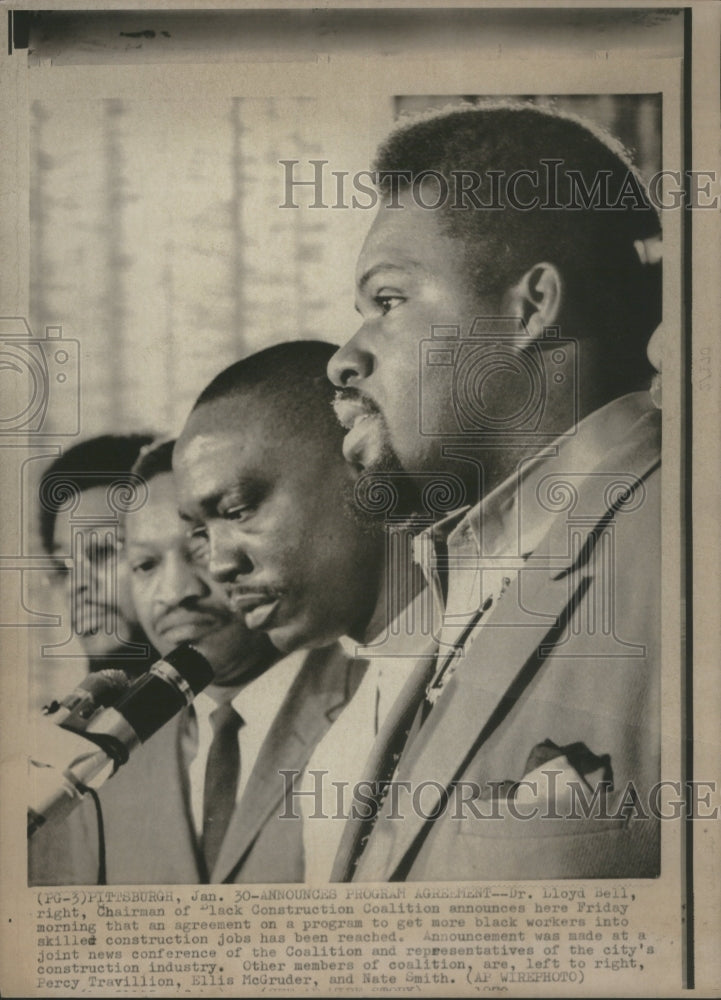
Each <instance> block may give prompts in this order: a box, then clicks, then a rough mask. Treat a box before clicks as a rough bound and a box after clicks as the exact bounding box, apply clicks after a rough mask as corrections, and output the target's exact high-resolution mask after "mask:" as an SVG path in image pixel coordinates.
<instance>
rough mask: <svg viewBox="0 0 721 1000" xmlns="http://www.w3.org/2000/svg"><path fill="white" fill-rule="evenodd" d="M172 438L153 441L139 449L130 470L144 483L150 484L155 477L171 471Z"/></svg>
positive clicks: (173, 440) (173, 442) (173, 443)
mask: <svg viewBox="0 0 721 1000" xmlns="http://www.w3.org/2000/svg"><path fill="white" fill-rule="evenodd" d="M174 447H175V439H174V438H163V439H161V440H159V441H153V442H152V443H151V444H146V445H144V446H143V447H142V448H141V449H140V453H139V455H138V457H137V459H136V461H135V462H134V464H133V467H132V469H131V470H130V471H131V472H132V473H133V475H135V476H139V477H140V478H141V479H144V480H145V482H146V483H147V482H150V480H151V479H153V478H154V477H155V476H161V475H163V474H164V473H166V472H171V473H172V471H173V448H174Z"/></svg>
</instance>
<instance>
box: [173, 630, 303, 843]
mask: <svg viewBox="0 0 721 1000" xmlns="http://www.w3.org/2000/svg"><path fill="white" fill-rule="evenodd" d="M306 655H307V651H306V650H297V651H296V652H295V653H291V654H290V655H289V656H286V657H284V658H283V659H282V660H279V661H278V662H277V663H275V664H274V665H273V666H272V667H270V668H269V669H268V670H266V671H265V673H263V674H261V675H260V676H259V677H256V678H255V679H254V680H252V681H250V683H248V684H246V685H245V686H244V687H218V686H216V685H214V684H211V685H210V686H209V687H207V688H206V689H205V690H204V691H201V692H200V694H199V695H198V696H197V697H196V699H195V701H194V702H193V707H192V711H193V712H194V715H195V725H192V723H191V725H190V726H189V732H187V733H186V734H185V736H184V738H183V756H184V760H185V761H186V762H188V785H189V792H190V808H191V813H192V817H193V825H194V827H195V831H196V833H197V835H198V837H200V836H201V835H202V832H203V793H204V790H205V769H206V765H207V762H208V753H209V752H210V745H211V743H212V742H213V726H212V723H211V721H210V716H211V713H212V712H213V710H214V709H215V708H217V707H218V705H219V704H220V703H221V702H224V701H230V703H231V705H232V706H233V708H234V709H235V711H236V712H237V713H238V715H239V716H240V717H241V718H242V720H243V724H242V725H241V727H240V729H239V730H238V744H239V747H240V777H239V780H238V787H237V789H236V793H235V801H236V804H237V803H238V802H240V799H241V798H242V795H243V792H244V791H245V787H246V785H247V784H248V778H249V777H250V775H251V772H252V770H253V768H254V766H255V762H256V761H257V759H258V755H259V753H260V749H261V746H262V745H263V741H264V740H265V738H266V736H267V735H268V730H269V729H270V727H271V725H272V724H273V720H274V719H275V717H276V715H277V714H278V711H279V710H280V707H281V705H282V704H283V700H284V699H285V696H286V695H287V694H288V691H289V690H290V686H291V684H292V683H293V681H294V680H295V678H296V677H297V675H298V674H299V673H300V670H301V667H302V666H303V663H304V662H305V658H306Z"/></svg>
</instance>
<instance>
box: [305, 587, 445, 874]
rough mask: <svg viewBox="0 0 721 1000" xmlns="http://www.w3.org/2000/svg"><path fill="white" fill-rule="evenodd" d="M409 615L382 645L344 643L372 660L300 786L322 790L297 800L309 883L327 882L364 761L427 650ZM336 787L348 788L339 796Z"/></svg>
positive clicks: (363, 776) (415, 615)
mask: <svg viewBox="0 0 721 1000" xmlns="http://www.w3.org/2000/svg"><path fill="white" fill-rule="evenodd" d="M426 600H427V594H426V593H424V592H422V593H421V594H419V595H417V597H416V598H415V601H414V605H415V606H414V607H413V608H411V609H410V610H411V612H412V614H411V617H410V620H411V621H414V620H415V621H419V620H420V614H421V605H422V603H423V601H426ZM407 612H408V609H405V610H404V611H403V612H402V613H401V615H399V616H398V618H397V619H396V620H395V621H394V622H393V623H392V625H391V627H390V629H389V631H388V635H387V637H386V638H385V639H384V641H383V642H382V643H381V644H373V643H371V644H370V645H367V646H361V645H359V644H358V643H356V642H354V641H353V640H351V639H348V638H347V637H345V638H343V639H341V640H340V642H341V645H342V646H343V648H344V650H345V652H346V653H347V654H348V655H349V656H352V657H358V658H361V659H367V660H368V669H367V670H366V672H365V674H364V676H363V680H362V681H361V683H360V684H359V686H358V690H357V691H356V693H355V694H354V695H353V698H352V699H351V700H350V702H349V703H348V704H347V705H346V706H345V708H344V709H343V711H342V712H341V713H340V715H339V716H338V718H337V719H336V721H335V722H334V723H333V725H332V726H331V727H330V729H329V730H328V732H327V733H326V734H325V736H324V737H323V739H322V740H321V741H320V742H319V744H318V746H317V747H316V748H315V750H314V751H313V754H312V756H311V758H310V760H309V762H308V766H307V768H306V771H305V774H304V775H303V777H302V778H301V784H300V786H299V787H300V789H301V790H302V791H303V792H315V791H316V790H317V789H318V787H321V789H322V796H321V798H320V801H319V800H318V799H317V798H316V797H315V796H314V795H313V794H304V795H301V796H299V797H298V801H299V804H300V812H301V816H302V817H303V845H304V849H305V880H306V882H327V881H328V879H329V877H330V873H331V869H332V867H333V861H334V859H335V855H336V853H337V850H338V845H339V843H340V839H341V836H342V833H343V828H344V826H345V823H344V817H345V816H346V815H347V813H348V810H349V809H350V806H351V802H352V799H353V795H352V792H353V788H354V786H355V785H356V783H357V782H359V781H362V780H368V779H372V778H373V775H369V774H367V773H365V762H366V760H367V759H368V756H369V754H370V752H371V748H372V747H373V743H374V741H375V738H376V736H377V734H378V730H379V729H380V727H381V726H382V725H383V723H384V721H385V719H386V717H387V715H388V712H389V711H390V709H391V706H392V705H393V702H394V701H395V700H396V698H397V696H398V694H399V693H400V691H401V688H402V687H403V686H404V684H405V682H406V681H407V679H408V677H409V675H410V674H411V672H412V671H413V668H414V667H415V665H416V662H417V658H418V656H420V654H421V652H422V650H423V649H425V648H427V647H428V636H427V635H418V634H407V632H406V630H405V629H404V628H402V627H398V626H399V624H401V623H403V622H405V621H406V620H407V619H408V613H407ZM313 771H321V772H324V774H323V776H322V781H321V779H320V778H317V777H316V776H314V775H313V774H312V772H313ZM333 782H347V783H348V784H347V786H346V787H345V788H344V789H343V794H342V795H341V796H340V797H339V793H338V791H337V789H336V786H335V785H334V784H333ZM318 805H320V806H321V808H320V809H318ZM321 814H322V816H321Z"/></svg>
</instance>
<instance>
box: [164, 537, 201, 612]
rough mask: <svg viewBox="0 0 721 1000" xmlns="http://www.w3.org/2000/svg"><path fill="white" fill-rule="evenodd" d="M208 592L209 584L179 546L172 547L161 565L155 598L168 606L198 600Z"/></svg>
mask: <svg viewBox="0 0 721 1000" xmlns="http://www.w3.org/2000/svg"><path fill="white" fill-rule="evenodd" d="M207 593H208V585H207V584H206V583H205V581H204V580H203V579H202V578H201V577H200V576H199V575H198V573H197V572H196V570H195V567H194V566H193V565H192V564H191V563H190V562H189V561H188V559H187V557H186V556H185V554H184V553H183V552H182V551H180V549H179V548H173V549H170V550H169V551H168V552H166V554H165V559H164V560H163V563H162V565H161V566H160V567H159V573H158V579H157V587H156V590H155V600H156V601H157V602H158V603H160V604H164V605H165V606H166V607H169V608H170V607H176V606H177V605H179V604H182V603H183V602H187V601H192V600H197V599H198V598H202V597H205V596H206V595H207Z"/></svg>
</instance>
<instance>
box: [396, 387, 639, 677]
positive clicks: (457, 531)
mask: <svg viewBox="0 0 721 1000" xmlns="http://www.w3.org/2000/svg"><path fill="white" fill-rule="evenodd" d="M654 409H655V405H654V402H653V400H652V398H651V396H650V395H649V393H648V392H634V393H630V394H628V395H626V396H621V397H619V398H618V399H614V400H612V401H611V402H610V403H607V404H606V405H605V406H603V407H601V408H600V409H598V410H595V411H594V412H593V413H591V414H589V416H587V417H585V418H584V419H583V420H581V421H580V422H579V423H578V424H577V425H576V426H575V427H574V428H572V430H571V431H570V432H569V433H567V434H564V435H562V436H561V437H559V438H557V439H556V441H554V442H553V444H551V445H548V446H547V447H544V448H543V449H542V450H541V451H540V452H539V453H538V454H537V455H535V456H533V457H532V458H530V459H528V460H527V461H525V462H523V463H522V464H521V467H520V468H519V469H518V470H517V471H516V472H514V473H513V475H512V476H509V477H508V479H506V480H505V481H504V482H502V483H501V484H500V485H499V486H497V487H496V488H495V489H494V490H492V491H491V492H490V493H489V494H488V495H487V496H486V497H484V499H483V500H482V501H481V502H480V503H478V504H476V506H475V507H472V508H471V507H465V508H463V509H461V510H460V511H456V512H454V513H453V514H450V515H449V516H448V517H446V518H444V519H443V520H442V521H439V522H438V523H437V524H435V525H434V526H433V527H432V528H429V529H427V531H425V532H423V534H422V535H419V536H418V538H417V539H416V540H415V558H416V561H417V562H418V563H419V565H420V566H421V569H422V571H423V574H424V576H425V578H426V580H427V581H428V583H429V586H431V587H432V590H433V594H434V599H435V603H436V615H437V616H439V617H441V618H442V621H443V625H442V627H441V631H440V643H439V647H440V653H439V656H438V671H439V672H440V671H441V670H443V672H444V679H445V680H448V679H449V677H450V674H451V670H452V669H455V667H457V664H458V660H459V659H461V658H462V655H463V649H462V648H456V650H455V652H456V653H457V655H456V656H455V658H454V661H453V666H452V668H451V670H448V669H447V668H448V663H447V662H445V661H447V660H448V659H449V654H451V653H453V651H454V646H456V645H457V644H459V643H460V645H462V646H463V647H468V646H470V644H471V643H472V642H473V640H474V639H475V637H476V636H477V634H478V630H479V629H481V628H483V626H484V622H485V621H486V620H487V618H488V612H489V611H490V609H491V607H492V605H493V604H494V603H495V602H496V601H497V600H499V599H500V598H501V596H502V594H503V592H504V591H505V590H506V588H507V587H508V585H509V583H510V582H511V580H512V579H513V578H514V577H515V576H516V575H517V574H518V572H519V570H520V569H521V567H522V566H524V564H526V562H527V561H528V559H529V557H532V555H533V553H534V551H535V550H536V548H537V547H538V545H539V544H540V542H541V541H542V540H543V539H544V538H545V536H546V535H547V534H548V532H549V530H550V529H551V526H552V525H553V523H554V521H555V519H556V518H557V517H558V516H559V510H558V504H557V501H559V500H562V499H563V494H562V493H561V492H560V491H561V490H564V489H566V486H565V485H564V484H569V486H570V488H571V490H572V489H573V488H574V479H576V478H577V477H579V476H584V475H588V474H589V473H591V472H593V470H594V469H595V468H596V467H597V466H598V465H599V464H600V463H601V462H602V461H603V459H604V456H605V455H606V454H607V453H608V452H609V451H610V450H611V449H613V448H614V447H616V446H618V445H621V444H622V443H623V442H624V441H625V440H626V438H627V435H628V429H629V427H631V426H632V425H633V424H634V423H635V422H636V421H637V420H640V419H641V417H643V416H644V414H646V413H648V412H649V411H652V410H654ZM554 484H555V485H556V486H557V490H556V491H555V492H554V490H553V485H554ZM566 495H568V494H566ZM564 511H565V508H564ZM562 516H563V515H562ZM444 593H445V594H447V597H446V599H445V601H444V599H443V594H444ZM484 605H485V607H486V611H485V612H484V613H483V614H480V616H479V611H480V610H481V609H482V608H483V607H484ZM471 625H472V627H471V628H470V631H469V632H468V634H467V635H466V636H465V637H464V638H463V642H462V643H461V642H460V640H461V637H463V633H464V632H465V631H467V630H468V628H469V626H471ZM444 653H446V656H444V655H443V654H444ZM438 677H439V674H438V673H437V674H436V680H435V681H434V682H433V683H432V685H431V687H434V686H435V687H436V688H437V681H438Z"/></svg>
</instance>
